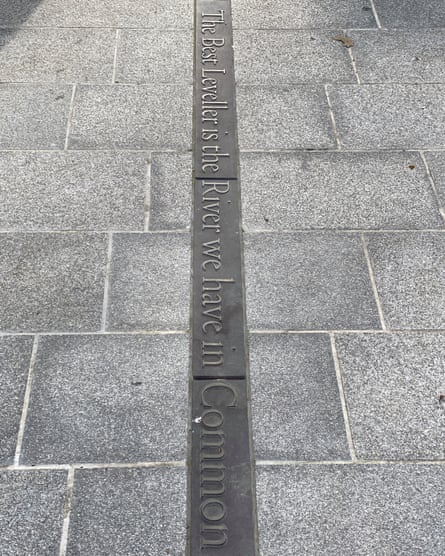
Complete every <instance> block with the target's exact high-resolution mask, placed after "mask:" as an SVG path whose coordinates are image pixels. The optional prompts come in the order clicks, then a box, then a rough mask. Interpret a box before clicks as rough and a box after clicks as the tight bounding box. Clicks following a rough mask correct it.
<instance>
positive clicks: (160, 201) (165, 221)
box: [149, 153, 192, 230]
mask: <svg viewBox="0 0 445 556" xmlns="http://www.w3.org/2000/svg"><path fill="white" fill-rule="evenodd" d="M191 176H192V158H191V155H190V154H176V153H153V155H152V163H151V176H150V194H151V199H150V220H149V228H150V230H174V229H188V228H190V221H191V202H192V199H191V195H192V181H191Z"/></svg>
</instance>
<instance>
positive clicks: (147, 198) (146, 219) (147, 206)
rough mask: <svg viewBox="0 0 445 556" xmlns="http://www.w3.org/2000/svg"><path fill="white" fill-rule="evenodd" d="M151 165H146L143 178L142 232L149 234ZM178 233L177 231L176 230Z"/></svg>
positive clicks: (150, 163)
mask: <svg viewBox="0 0 445 556" xmlns="http://www.w3.org/2000/svg"><path fill="white" fill-rule="evenodd" d="M151 165H152V162H149V163H148V164H147V174H146V176H145V179H146V183H145V202H144V232H149V231H150V230H149V226H150V210H151ZM178 231H179V230H178Z"/></svg>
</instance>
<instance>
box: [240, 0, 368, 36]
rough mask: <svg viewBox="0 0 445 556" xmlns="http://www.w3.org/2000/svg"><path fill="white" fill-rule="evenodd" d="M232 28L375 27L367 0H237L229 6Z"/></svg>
mask: <svg viewBox="0 0 445 556" xmlns="http://www.w3.org/2000/svg"><path fill="white" fill-rule="evenodd" d="M232 13H233V21H234V27H235V28H241V29H242V28H249V29H251V28H254V29H264V28H275V29H288V28H290V29H298V28H302V27H306V28H309V29H314V28H317V27H330V28H333V29H335V28H336V27H340V28H343V27H362V28H363V27H376V23H375V20H374V17H373V15H372V10H371V5H370V2H369V1H368V0H350V1H349V2H342V0H319V1H318V2H311V1H310V0H300V1H299V2H294V1H293V0H263V2H261V9H259V7H258V3H257V1H256V0H237V1H236V2H233V6H232Z"/></svg>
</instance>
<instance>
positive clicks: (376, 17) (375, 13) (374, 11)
mask: <svg viewBox="0 0 445 556" xmlns="http://www.w3.org/2000/svg"><path fill="white" fill-rule="evenodd" d="M369 1H370V3H371V9H372V14H373V16H374V19H375V22H376V24H377V27H378V28H379V29H381V28H382V24H381V23H380V17H379V14H378V13H377V8H376V7H375V2H374V0H369Z"/></svg>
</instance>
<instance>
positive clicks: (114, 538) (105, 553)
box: [68, 467, 186, 556]
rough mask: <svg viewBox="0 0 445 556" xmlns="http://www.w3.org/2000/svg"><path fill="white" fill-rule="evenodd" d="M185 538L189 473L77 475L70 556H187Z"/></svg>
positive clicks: (102, 471)
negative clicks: (124, 555)
mask: <svg viewBox="0 0 445 556" xmlns="http://www.w3.org/2000/svg"><path fill="white" fill-rule="evenodd" d="M185 533H186V471H185V468H169V467H164V468H158V469H149V468H148V469H95V470H81V471H77V472H76V474H75V484H74V493H73V502H72V511H71V519H70V530H69V539H68V554H69V555H70V556H80V555H83V554H94V555H95V556H109V555H110V554H132V555H133V554H134V555H143V554H153V556H154V555H159V556H161V555H165V556H167V555H168V556H183V554H185Z"/></svg>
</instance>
